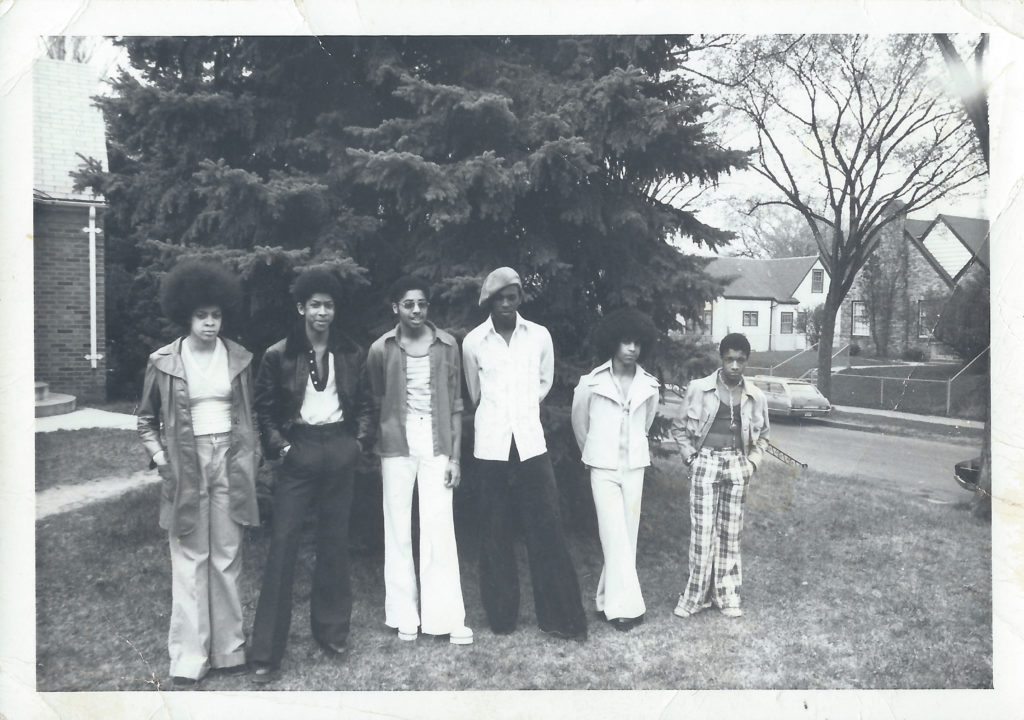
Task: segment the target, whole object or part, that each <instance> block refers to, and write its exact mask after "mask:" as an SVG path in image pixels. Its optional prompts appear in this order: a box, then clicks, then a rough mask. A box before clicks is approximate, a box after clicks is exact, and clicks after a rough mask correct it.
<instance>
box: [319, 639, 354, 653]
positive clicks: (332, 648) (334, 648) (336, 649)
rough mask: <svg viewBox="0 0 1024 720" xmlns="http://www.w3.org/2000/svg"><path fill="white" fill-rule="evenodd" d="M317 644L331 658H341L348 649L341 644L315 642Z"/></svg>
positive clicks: (323, 641)
mask: <svg viewBox="0 0 1024 720" xmlns="http://www.w3.org/2000/svg"><path fill="white" fill-rule="evenodd" d="M317 643H318V644H319V645H320V647H321V648H322V649H323V651H324V652H325V653H327V654H328V655H331V656H332V657H341V656H342V655H344V654H345V653H347V652H348V647H347V646H346V645H345V643H343V642H341V643H336V642H331V641H330V640H317Z"/></svg>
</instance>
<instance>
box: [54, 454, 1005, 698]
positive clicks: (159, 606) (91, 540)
mask: <svg viewBox="0 0 1024 720" xmlns="http://www.w3.org/2000/svg"><path fill="white" fill-rule="evenodd" d="M471 482H472V481H471V479H470V478H468V477H467V485H469V483H471ZM470 487H471V485H470ZM467 492H470V491H469V490H467ZM687 493H688V487H687V480H686V476H685V474H684V473H683V472H682V468H681V466H680V464H679V463H678V461H675V460H667V461H664V460H661V461H658V465H657V466H656V467H655V468H652V469H651V470H650V471H649V472H648V478H647V485H646V489H645V495H644V501H643V502H644V510H643V515H642V519H641V528H640V539H639V547H638V572H639V575H640V581H641V584H642V586H643V589H644V597H645V600H646V603H647V619H646V622H645V623H644V624H643V625H641V626H639V627H638V628H636V629H635V630H633V631H632V632H630V633H620V632H616V631H615V630H614V629H612V628H611V627H610V626H608V625H607V624H605V623H603V622H600V621H599V620H597V619H596V618H595V616H594V614H593V613H594V611H593V596H594V592H595V589H596V585H597V580H598V577H599V575H600V571H601V564H602V560H601V552H600V545H599V543H598V541H597V537H596V533H592V532H587V533H575V534H572V535H571V542H572V552H573V556H574V557H575V558H576V561H577V569H578V572H579V577H580V584H581V587H582V589H583V593H584V604H585V606H586V608H587V611H588V615H589V617H590V619H591V625H590V637H589V639H588V641H587V642H585V643H577V642H564V641H558V640H553V639H550V638H548V637H547V636H545V635H543V634H542V633H541V632H540V631H539V630H538V629H537V627H536V622H535V616H534V611H533V603H532V597H531V589H530V585H529V578H528V574H527V572H526V567H525V562H523V561H524V558H522V556H521V557H520V560H521V563H522V567H521V574H520V577H521V581H522V588H521V589H522V604H521V608H520V626H519V629H518V630H517V631H516V632H515V633H512V634H511V635H502V636H495V635H493V634H492V633H491V632H490V631H489V630H488V629H487V624H486V620H485V618H484V615H483V610H482V608H481V605H480V597H479V590H478V577H477V568H476V557H475V548H476V543H477V538H476V537H474V536H473V534H472V530H471V529H470V531H469V532H464V533H463V534H462V535H460V537H459V541H460V551H461V553H462V573H463V576H462V581H463V590H464V594H465V601H466V608H467V624H469V625H470V626H471V627H472V628H473V629H474V630H475V632H476V642H475V643H474V644H473V645H471V646H467V647H454V646H451V645H450V644H449V643H447V642H445V641H443V640H435V639H432V638H424V637H421V638H420V639H419V640H418V641H416V642H414V643H403V642H400V641H399V640H398V639H397V638H396V637H395V635H394V633H393V631H388V630H387V629H386V628H385V627H384V625H383V600H384V590H383V556H382V554H381V553H380V551H379V550H376V551H370V552H364V553H361V554H354V555H353V559H352V573H353V587H354V588H355V598H354V600H355V603H354V611H353V616H352V633H351V636H350V656H349V658H348V659H347V660H346V661H344V662H342V663H336V662H334V661H332V660H330V659H328V658H327V657H325V656H324V655H323V654H322V653H321V652H320V651H319V650H318V649H317V648H316V646H315V645H314V643H313V641H312V638H311V636H310V630H309V621H308V617H309V593H310V575H311V571H312V564H313V557H312V548H311V541H312V537H311V534H309V533H307V537H306V543H305V545H304V547H303V549H302V552H301V553H300V556H299V561H298V567H297V570H296V586H295V601H294V612H293V622H292V628H291V636H290V638H289V643H288V650H287V653H286V656H285V660H284V665H283V670H284V674H283V677H282V679H281V681H280V683H278V684H275V685H274V686H272V689H277V690H300V689H301V690H459V689H479V690H483V689H529V688H548V689H596V688H602V689H631V688H635V689H733V688H987V687H991V686H992V623H991V607H992V596H991V582H990V549H991V546H990V540H989V538H990V533H989V530H990V527H989V525H987V524H985V523H982V522H980V521H978V520H976V519H975V518H973V517H972V516H971V514H970V513H969V512H968V509H967V504H966V502H965V503H964V504H961V505H937V504H933V503H929V502H927V501H926V500H924V499H922V498H919V497H914V496H912V495H908V494H903V493H900V492H898V491H897V490H893V489H878V488H868V487H864V486H858V485H857V484H855V483H853V482H852V481H850V480H849V479H847V478H843V477H836V476H829V475H823V474H814V473H805V474H803V475H794V474H793V473H791V472H789V470H788V468H786V467H784V466H782V465H780V464H777V463H774V462H771V463H768V464H766V466H765V468H763V470H762V472H761V473H759V475H758V476H757V478H756V479H755V482H754V484H753V485H752V486H751V488H750V491H749V494H748V498H747V508H746V514H745V529H744V540H743V542H744V550H743V552H744V555H743V573H744V585H743V603H744V608H745V610H746V615H745V616H744V617H743V618H742V619H737V620H734V619H728V618H725V617H724V616H722V615H721V614H720V613H718V612H716V611H714V610H709V611H705V612H703V613H700V614H698V615H696V616H694V617H692V618H690V619H688V620H680V619H678V618H675V617H674V616H673V615H672V608H673V607H674V605H675V601H676V597H677V595H678V593H679V591H680V589H681V587H682V584H683V582H684V581H685V575H686V571H687V547H688V543H689V516H688V502H687ZM461 505H464V503H463V504H457V509H462V511H463V512H466V511H471V510H472V508H464V507H460V506H461ZM364 520H365V518H364ZM369 524H370V525H372V524H373V523H369ZM461 527H470V528H471V525H468V524H466V525H462V526H461ZM951 527H955V528H956V533H955V537H956V541H955V542H953V541H951V540H950V538H951V537H952V535H951V533H950V528H951ZM267 544H268V543H267V537H266V536H265V533H263V532H262V531H259V530H255V531H251V532H249V533H247V535H246V544H245V548H244V552H245V556H244V569H243V574H242V598H243V602H244V603H245V608H244V610H245V617H246V623H247V628H248V626H250V625H251V622H252V617H253V614H254V612H255V603H256V600H257V595H258V590H259V586H258V583H259V579H260V576H261V573H262V568H263V562H264V558H265V555H266V551H267ZM361 546H364V545H361ZM520 550H521V548H520ZM36 560H37V568H36V571H37V575H36V578H37V617H38V621H37V652H38V662H39V665H38V668H37V683H38V689H39V690H40V691H58V690H146V689H154V688H155V687H156V686H157V684H158V683H160V684H164V683H166V676H167V649H166V633H167V622H168V612H169V608H170V568H169V558H168V554H167V540H166V537H165V536H164V533H163V532H162V531H161V530H160V529H159V528H158V527H157V489H156V488H155V487H153V488H147V489H144V490H139V491H137V492H134V493H133V494H131V495H129V496H127V497H125V498H123V499H121V500H119V501H116V502H111V503H106V504H102V505H97V506H94V507H92V508H89V509H85V510H81V511H77V512H75V513H71V514H68V515H64V516H58V517H54V518H51V519H49V520H46V521H44V522H41V523H39V524H38V525H37V538H36ZM202 687H203V689H209V690H248V689H251V685H250V684H249V681H248V679H247V678H244V677H243V678H223V677H212V678H209V679H207V680H205V681H204V683H203V686H202Z"/></svg>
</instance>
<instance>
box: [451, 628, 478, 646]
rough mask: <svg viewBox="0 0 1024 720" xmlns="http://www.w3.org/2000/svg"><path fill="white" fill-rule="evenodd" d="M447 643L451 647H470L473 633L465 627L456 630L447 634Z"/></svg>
mask: <svg viewBox="0 0 1024 720" xmlns="http://www.w3.org/2000/svg"><path fill="white" fill-rule="evenodd" d="M448 642H450V643H451V644H452V645H472V644H473V631H472V630H470V629H469V628H468V627H466V626H462V627H460V628H456V629H455V630H452V631H451V632H450V633H448Z"/></svg>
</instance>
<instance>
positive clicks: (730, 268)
mask: <svg viewBox="0 0 1024 720" xmlns="http://www.w3.org/2000/svg"><path fill="white" fill-rule="evenodd" d="M707 272H708V274H710V275H711V276H713V277H715V278H718V279H720V280H722V281H724V282H725V289H724V292H723V293H722V296H721V297H719V298H716V299H715V300H714V301H712V302H710V303H708V304H707V306H706V307H705V309H704V317H703V319H702V323H701V324H702V325H703V327H702V328H701V330H700V332H701V333H702V334H703V335H704V336H706V337H708V339H709V340H710V341H712V342H718V341H720V340H721V339H722V338H723V337H725V336H726V335H727V334H728V333H731V332H741V333H743V334H744V335H746V336H747V339H748V340H750V347H751V349H753V350H757V351H769V350H803V349H804V348H806V347H807V335H806V333H805V329H806V326H807V315H808V313H809V312H810V311H811V310H813V309H814V308H815V307H817V306H818V305H821V304H823V303H824V302H825V296H826V294H827V293H828V286H829V276H828V273H827V272H825V267H824V265H822V264H821V260H820V258H818V256H817V255H811V256H807V257H796V258H777V259H767V260H765V259H760V258H744V257H719V258H715V259H714V260H712V261H711V262H710V263H709V264H708V267H707Z"/></svg>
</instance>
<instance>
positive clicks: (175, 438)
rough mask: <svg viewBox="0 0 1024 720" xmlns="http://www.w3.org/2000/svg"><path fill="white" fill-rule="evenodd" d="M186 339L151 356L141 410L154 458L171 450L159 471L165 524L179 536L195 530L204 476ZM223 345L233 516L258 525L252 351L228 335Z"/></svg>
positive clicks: (142, 429) (144, 433) (146, 440)
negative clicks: (187, 376) (190, 395)
mask: <svg viewBox="0 0 1024 720" xmlns="http://www.w3.org/2000/svg"><path fill="white" fill-rule="evenodd" d="M182 340H183V338H179V339H177V340H175V341H174V342H172V343H170V344H169V345H165V346H164V347H162V348H160V349H159V350H157V351H156V352H154V353H153V354H152V355H150V356H149V363H148V365H147V366H146V379H145V381H144V382H143V385H142V399H141V400H140V401H139V409H138V413H137V414H138V431H139V437H140V438H141V439H142V444H143V445H144V446H145V447H146V450H147V451H148V452H149V455H150V457H151V458H152V457H153V456H154V455H156V454H157V453H158V452H160V451H161V450H165V451H166V452H167V459H168V465H167V467H166V468H161V470H160V474H161V477H162V478H163V482H162V486H161V491H160V527H162V528H164V529H165V530H168V531H170V533H171V534H172V535H174V536H178V537H180V536H182V535H188V534H189V533H191V532H192V531H194V530H195V529H196V520H197V518H198V515H199V480H200V477H201V474H200V471H199V458H198V454H197V451H196V440H195V436H194V435H193V434H192V416H191V412H190V410H189V398H188V382H187V381H186V379H185V366H184V364H183V362H182V359H181V342H182ZM224 344H225V345H226V346H227V350H228V373H229V375H230V377H231V446H230V448H228V453H227V466H228V493H229V498H230V513H231V519H232V520H234V521H235V522H237V523H240V524H242V525H259V521H260V520H259V510H258V508H257V505H256V468H257V466H258V463H259V443H258V440H257V431H256V426H255V423H254V422H253V414H252V367H251V364H252V353H250V352H249V351H248V350H246V349H245V348H244V347H242V346H241V345H239V344H238V343H235V342H232V341H231V340H226V339H225V340H224Z"/></svg>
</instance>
